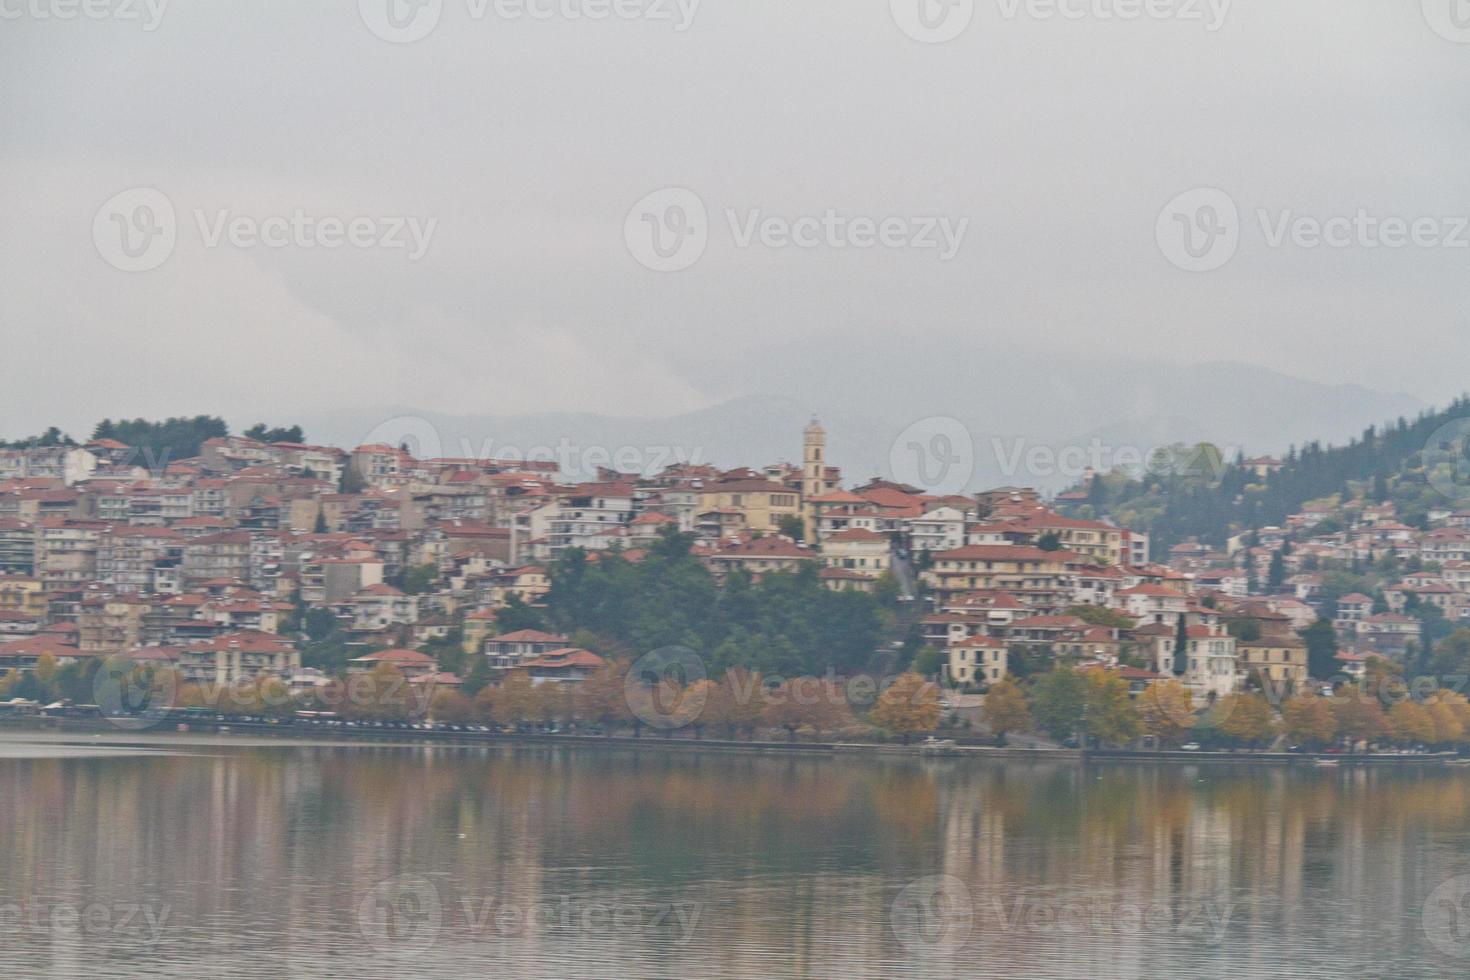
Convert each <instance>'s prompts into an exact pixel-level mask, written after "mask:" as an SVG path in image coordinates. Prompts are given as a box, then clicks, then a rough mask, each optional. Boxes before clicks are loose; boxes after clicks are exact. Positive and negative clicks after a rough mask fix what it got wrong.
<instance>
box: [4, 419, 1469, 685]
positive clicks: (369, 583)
mask: <svg viewBox="0 0 1470 980" xmlns="http://www.w3.org/2000/svg"><path fill="white" fill-rule="evenodd" d="M135 456H136V454H135V453H134V452H133V451H132V450H131V449H130V448H129V447H128V446H125V445H123V444H121V443H117V442H114V441H110V440H98V441H94V442H91V443H88V444H86V445H81V446H61V447H37V448H30V449H16V450H5V451H0V670H6V669H11V668H18V669H20V670H27V669H30V668H32V667H34V665H35V664H36V663H37V662H38V660H40V659H41V658H42V657H46V656H50V657H54V658H56V659H57V660H58V661H60V662H63V663H65V662H67V661H69V660H77V659H80V658H86V657H98V656H123V657H130V658H135V659H137V660H139V661H140V662H147V663H155V664H159V665H167V666H170V667H173V668H174V669H176V670H178V671H179V672H180V673H181V674H182V675H184V677H185V678H186V679H190V680H197V681H200V682H210V683H215V684H220V685H225V684H233V683H238V682H239V681H241V680H251V679H254V678H258V677H261V676H274V677H280V678H283V679H286V680H288V681H289V682H290V683H291V684H292V686H293V687H294V688H303V687H310V686H312V685H319V684H322V683H325V682H326V678H325V677H323V676H322V675H320V674H319V673H318V672H315V671H312V670H310V669H303V668H302V666H301V662H300V655H299V653H298V652H297V643H296V641H295V639H294V637H295V635H296V634H295V631H294V627H295V626H296V625H299V620H300V618H301V616H302V613H303V611H304V610H313V609H319V610H328V611H330V613H331V615H332V616H333V617H334V621H335V622H336V623H337V624H338V628H339V629H340V630H341V632H342V633H343V634H344V635H345V636H346V637H347V638H348V642H349V643H350V644H354V645H358V646H360V648H361V650H362V651H363V655H362V656H361V657H357V658H355V659H354V660H353V661H352V664H351V668H352V669H355V670H370V669H372V668H374V667H375V666H377V665H378V664H381V663H385V662H387V663H392V664H393V665H394V666H395V667H396V668H398V669H399V670H400V671H401V672H402V673H403V674H405V675H406V676H408V677H410V678H411V679H413V680H416V681H423V682H429V681H432V682H434V683H436V684H448V685H451V686H452V685H453V684H456V683H459V678H457V677H454V676H452V675H446V674H444V673H443V672H442V671H440V669H439V667H438V666H437V665H436V663H435V661H434V659H433V658H432V657H430V656H428V655H426V654H424V653H421V652H419V651H418V649H417V648H420V647H423V646H425V645H426V644H428V643H430V642H431V641H435V640H443V639H445V638H446V637H448V636H449V635H450V633H451V630H454V631H456V632H455V635H457V636H462V638H463V641H462V642H463V648H464V651H465V652H466V654H468V655H470V656H471V657H483V658H485V663H486V664H487V665H488V667H489V668H490V669H491V670H492V671H494V672H497V673H503V672H504V671H509V670H526V671H528V672H530V674H531V676H532V677H533V678H534V679H536V680H537V681H575V680H577V679H580V678H582V677H585V676H587V674H588V673H590V672H591V671H593V670H596V669H597V668H598V667H599V666H601V665H602V661H601V660H600V659H599V658H598V657H597V656H596V655H595V654H592V653H590V652H588V651H586V650H582V649H578V648H576V647H574V646H573V645H572V644H571V641H570V640H569V639H568V638H567V637H564V636H557V635H553V634H547V633H539V632H535V631H527V630H510V631H507V630H503V629H501V628H500V625H499V622H498V619H499V615H500V613H501V611H503V610H504V609H505V608H506V607H507V605H508V604H511V603H524V604H526V605H529V606H533V607H534V606H536V605H538V604H540V603H541V602H542V601H543V600H544V597H545V596H546V594H547V592H548V590H549V589H550V580H549V578H548V575H547V567H548V565H549V564H550V563H552V562H554V561H555V560H556V559H557V558H558V557H559V556H560V555H562V554H563V553H565V552H566V551H567V550H568V549H572V548H577V549H583V550H585V551H586V552H587V553H588V554H589V556H590V557H591V559H592V560H596V559H597V557H598V556H599V555H600V554H604V553H607V552H608V551H609V550H610V549H616V550H617V551H618V552H619V553H620V554H622V555H623V556H625V557H626V558H627V559H628V560H630V561H635V562H636V561H640V560H642V558H643V557H644V556H645V555H646V554H647V550H648V549H649V548H650V547H652V546H653V545H655V544H656V543H657V542H658V541H659V540H660V538H661V537H662V536H663V535H664V534H665V533H666V532H667V531H668V530H675V531H679V532H682V533H685V534H688V535H690V536H691V537H692V539H693V540H694V542H695V546H694V551H695V554H696V555H698V556H699V558H700V559H701V560H702V561H704V562H705V563H706V565H707V566H708V567H709V568H710V570H711V572H712V573H713V574H714V575H715V576H717V577H725V576H728V575H730V574H732V572H734V570H736V569H741V570H743V571H744V572H746V573H749V574H750V575H752V576H755V577H759V576H761V575H764V574H767V573H770V572H773V571H790V570H796V569H800V568H803V567H807V566H810V567H811V568H812V569H813V570H814V571H815V573H816V574H817V575H818V577H819V579H820V581H821V582H822V584H823V585H824V586H825V587H827V588H829V589H833V590H860V591H873V590H875V589H877V588H879V586H880V583H885V582H887V583H891V584H892V585H891V587H893V588H897V589H898V590H900V591H901V592H904V593H910V592H922V595H923V599H924V602H925V605H923V607H922V608H921V609H919V611H918V614H917V617H916V618H917V622H918V626H919V629H920V630H921V631H922V634H923V636H924V638H925V639H926V640H927V642H928V643H930V644H931V645H933V646H935V647H937V648H940V649H942V650H943V651H946V652H947V657H946V664H945V668H944V669H945V671H946V673H947V674H948V676H949V678H950V679H951V680H952V681H954V682H956V683H959V684H963V685H971V686H976V687H983V686H985V685H987V684H990V683H993V682H994V681H996V680H999V679H1000V678H1001V677H1003V676H1005V674H1006V673H1007V671H1008V670H1009V669H1010V666H1011V664H1010V661H1011V658H1013V657H1015V656H1019V655H1020V653H1022V652H1024V651H1025V650H1027V649H1036V650H1044V651H1045V652H1046V653H1047V655H1048V656H1057V655H1062V656H1067V657H1072V658H1075V659H1076V660H1077V661H1078V662H1082V663H1089V664H1095V665H1098V666H1101V667H1102V668H1104V669H1111V670H1119V671H1123V672H1125V675H1126V676H1127V678H1128V679H1129V680H1130V682H1131V683H1133V684H1134V685H1135V687H1137V686H1141V685H1145V684H1147V683H1151V682H1153V681H1155V680H1158V679H1160V678H1163V677H1175V676H1177V677H1179V678H1180V679H1181V680H1182V681H1183V682H1184V683H1185V684H1186V685H1187V687H1188V688H1189V689H1190V690H1191V691H1193V692H1194V693H1195V694H1196V695H1197V696H1199V697H1201V698H1206V699H1213V698H1215V697H1220V696H1223V695H1225V694H1228V693H1230V692H1232V691H1234V690H1236V689H1238V688H1239V687H1240V686H1241V685H1242V684H1243V683H1245V682H1246V681H1247V680H1248V679H1249V678H1250V677H1251V676H1252V675H1256V676H1258V677H1264V678H1270V679H1272V680H1279V681H1285V682H1291V683H1299V682H1302V681H1305V680H1306V673H1307V661H1306V653H1305V645H1304V643H1303V642H1302V640H1301V639H1300V637H1299V636H1298V631H1299V630H1301V629H1303V628H1304V627H1305V626H1307V625H1309V624H1310V623H1312V622H1314V621H1315V620H1316V619H1317V616H1318V610H1317V609H1316V608H1314V603H1316V602H1317V601H1318V599H1319V598H1320V597H1319V596H1318V595H1317V594H1316V593H1314V584H1315V585H1316V586H1318V587H1319V588H1320V582H1321V578H1320V575H1316V574H1314V573H1312V572H1308V571H1305V570H1304V568H1305V564H1304V563H1306V562H1308V560H1309V556H1319V557H1320V558H1321V559H1342V558H1343V557H1344V556H1347V557H1351V558H1356V559H1358V560H1362V561H1373V560H1374V559H1375V558H1376V557H1378V556H1379V555H1381V554H1383V553H1385V552H1389V553H1393V554H1395V555H1407V554H1413V555H1417V556H1419V557H1421V558H1423V559H1424V561H1425V562H1426V563H1432V564H1433V567H1434V568H1435V569H1436V571H1435V572H1434V573H1432V574H1430V573H1427V572H1426V573H1423V574H1415V575H1410V576H1408V577H1407V578H1406V579H1405V580H1404V581H1403V582H1401V583H1397V584H1395V585H1394V587H1393V588H1392V589H1389V590H1386V591H1385V593H1384V596H1385V597H1386V600H1387V602H1388V604H1389V606H1390V608H1388V609H1375V608H1374V606H1375V601H1374V600H1372V599H1369V598H1368V597H1367V596H1363V595H1347V596H1343V597H1341V599H1340V601H1339V602H1338V603H1337V610H1336V614H1337V617H1338V626H1339V628H1340V630H1341V632H1342V634H1343V636H1344V639H1345V640H1346V641H1347V644H1346V645H1347V646H1348V648H1349V649H1348V653H1347V654H1345V660H1344V663H1345V665H1347V666H1352V665H1353V663H1354V658H1356V659H1357V661H1359V662H1360V661H1361V659H1362V656H1363V655H1365V654H1366V652H1368V651H1370V650H1371V651H1375V652H1379V651H1382V652H1394V651H1395V650H1397V651H1399V652H1401V651H1402V649H1403V646H1404V644H1406V643H1407V642H1409V641H1410V640H1412V639H1413V637H1415V636H1416V635H1417V630H1418V625H1419V624H1418V621H1417V620H1415V619H1414V618H1412V617H1410V616H1407V615H1404V614H1403V612H1402V607H1403V606H1405V605H1408V604H1411V603H1414V602H1429V603H1434V604H1436V605H1438V606H1441V607H1442V608H1443V609H1444V611H1445V614H1446V615H1447V616H1452V617H1455V618H1460V617H1462V616H1463V615H1465V613H1466V611H1467V609H1470V514H1466V513H1449V512H1447V513H1445V514H1444V515H1441V516H1440V517H1439V518H1438V519H1437V521H1438V524H1437V526H1436V527H1434V528H1433V529H1431V530H1429V531H1417V530H1415V529H1412V528H1408V527H1405V526H1404V525H1401V524H1398V523H1395V522H1394V520H1393V514H1392V510H1391V508H1387V507H1384V506H1377V507H1370V506H1365V507H1363V508H1361V511H1360V512H1358V513H1356V514H1354V515H1353V517H1354V519H1353V521H1352V523H1351V524H1350V526H1349V528H1348V529H1347V530H1341V529H1338V530H1335V531H1334V532H1333V533H1330V534H1322V535H1318V536H1312V535H1311V534H1310V531H1311V529H1312V527H1313V526H1314V524H1315V523H1316V521H1315V520H1314V518H1316V517H1317V514H1316V512H1315V511H1308V512H1307V513H1304V514H1302V515H1297V516H1294V517H1293V518H1292V526H1291V527H1289V528H1284V529H1267V530H1266V531H1264V532H1262V533H1261V534H1260V536H1259V539H1258V540H1256V541H1254V542H1252V543H1251V544H1250V546H1249V547H1247V546H1246V545H1245V543H1244V542H1242V541H1237V542H1233V543H1232V547H1231V548H1230V549H1228V550H1226V551H1224V552H1216V551H1212V550H1210V549H1208V548H1204V547H1202V546H1198V545H1181V546H1178V547H1175V548H1174V549H1172V551H1171V553H1170V555H1169V561H1168V563H1167V564H1155V563H1153V562H1151V561H1150V555H1149V541H1148V538H1147V536H1146V535H1143V534H1140V533H1138V532H1136V531H1132V530H1129V529H1128V528H1123V527H1119V526H1116V525H1114V524H1112V523H1109V522H1106V521H1094V520H1081V519H1077V518H1073V517H1067V516H1064V515H1063V514H1060V513H1058V512H1057V511H1056V510H1055V509H1053V508H1052V507H1051V506H1049V505H1048V504H1047V503H1046V502H1045V501H1043V500H1042V499H1041V498H1040V496H1039V495H1038V494H1037V493H1036V492H1035V491H1033V490H1029V489H1025V488H1014V487H1008V488H1001V489H997V490H992V491H987V492H984V493H980V494H978V495H973V496H972V495H948V496H944V495H933V494H928V493H925V492H923V491H922V490H921V489H919V488H914V487H908V486H903V485H899V484H896V483H892V482H889V481H884V480H873V481H870V482H868V483H866V484H864V485H861V486H854V487H852V488H850V489H847V488H844V487H843V486H842V480H841V474H840V473H839V471H838V470H837V469H836V468H834V467H832V466H830V465H829V464H828V461H827V459H826V437H825V432H824V431H823V429H822V427H821V426H820V425H819V424H818V423H816V422H815V421H814V422H813V423H812V424H811V425H810V426H808V427H807V429H806V430H805V432H804V440H803V457H802V461H801V463H800V464H799V465H797V464H792V463H777V464H774V465H771V466H767V467H764V468H763V469H759V470H752V469H748V468H739V469H735V470H721V469H719V468H717V467H714V466H709V465H690V464H679V465H674V466H671V467H669V468H668V469H665V470H663V471H662V472H660V473H658V474H655V475H651V476H630V475H626V474H620V473H615V472H611V471H602V472H600V473H599V474H598V477H597V479H595V480H592V481H586V480H583V481H580V482H573V481H569V480H566V479H564V478H563V475H562V474H560V473H559V472H558V471H557V470H556V467H555V464H552V463H547V462H539V461H525V460H497V459H483V460H479V459H417V458H415V457H413V456H412V455H411V454H410V453H409V452H408V451H407V450H406V449H405V448H402V447H393V446H387V445H365V446H359V447H357V448H355V449H352V450H344V449H338V448H335V447H330V446H312V445H302V444H296V443H282V442H275V443H267V442H259V441H255V440H252V439H247V438H243V437H227V438H215V439H210V440H208V441H207V442H205V443H204V444H203V446H202V447H201V450H200V452H199V454H198V456H197V457H194V458H190V459H183V460H175V461H171V462H168V463H167V464H166V465H165V466H162V467H160V468H156V469H154V470H149V469H147V468H144V467H141V466H138V465H137V462H136V459H135ZM1318 519H1320V518H1318ZM1291 535H1295V536H1297V537H1298V538H1299V539H1301V544H1300V546H1299V547H1297V548H1296V549H1295V550H1294V551H1292V552H1291V553H1290V555H1289V557H1287V558H1286V559H1285V560H1286V561H1287V562H1289V563H1290V564H1291V574H1290V576H1289V578H1288V579H1287V580H1286V583H1285V588H1284V589H1283V590H1280V591H1278V592H1276V593H1274V594H1271V595H1261V594H1257V595H1251V594H1250V593H1249V590H1248V588H1247V585H1248V579H1249V578H1250V573H1248V572H1247V571H1245V570H1244V569H1243V567H1242V566H1243V564H1244V563H1246V562H1255V563H1256V564H1258V565H1260V566H1261V567H1260V568H1259V569H1257V576H1258V577H1257V581H1264V580H1265V576H1266V574H1267V567H1266V566H1268V565H1269V564H1270V562H1271V561H1272V560H1273V556H1274V555H1275V554H1276V553H1277V552H1278V551H1281V550H1282V549H1281V544H1282V542H1284V541H1285V540H1286V539H1287V537H1288V536H1291ZM913 573H917V576H918V582H921V583H922V585H923V586H924V588H923V589H922V590H921V589H920V588H919V587H918V583H917V582H916V581H915V580H914V578H913V577H912V574H913ZM1260 591H1261V590H1259V589H1258V590H1257V592H1258V593H1259V592H1260ZM1411 596H1412V597H1414V598H1412V599H1411V598H1410V597H1411ZM903 598H904V599H906V600H909V601H911V602H913V601H914V597H913V596H912V595H907V594H906V595H904V596H903ZM917 605H918V604H917V603H916V604H915V607H916V608H917ZM1080 607H1087V608H1086V609H1081V608H1080ZM1092 609H1108V610H1113V611H1115V612H1116V613H1117V614H1119V615H1118V616H1117V617H1109V616H1090V615H1087V616H1084V615H1079V613H1085V612H1087V611H1089V610H1092ZM1240 619H1251V620H1255V621H1256V624H1257V628H1256V629H1254V630H1253V631H1251V634H1250V635H1251V638H1250V639H1237V636H1236V635H1234V634H1233V633H1232V632H1231V631H1230V630H1227V628H1226V621H1227V620H1240ZM1237 632H1238V631H1237ZM1181 641H1182V642H1183V643H1184V644H1185V648H1184V649H1182V650H1181V649H1179V645H1180V643H1181Z"/></svg>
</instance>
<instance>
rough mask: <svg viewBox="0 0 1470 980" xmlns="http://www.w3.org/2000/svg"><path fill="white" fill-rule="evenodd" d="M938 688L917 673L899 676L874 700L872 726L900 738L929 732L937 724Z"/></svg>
mask: <svg viewBox="0 0 1470 980" xmlns="http://www.w3.org/2000/svg"><path fill="white" fill-rule="evenodd" d="M939 716H940V708H939V687H938V686H937V685H936V684H934V683H933V682H932V681H927V680H925V679H924V677H923V676H922V675H920V674H900V675H899V676H898V678H897V679H896V680H895V681H894V682H893V684H891V685H890V686H889V688H888V690H886V691H884V692H883V694H882V695H881V696H880V697H879V698H878V703H877V704H876V705H874V706H873V711H872V713H871V715H870V717H871V718H872V720H873V723H874V724H876V725H879V726H881V727H883V728H886V729H887V730H888V731H890V732H893V733H895V734H897V735H901V736H902V737H903V741H904V744H908V740H909V736H911V735H913V734H914V733H915V732H927V731H932V730H933V729H934V728H935V727H936V726H937V725H938V724H939Z"/></svg>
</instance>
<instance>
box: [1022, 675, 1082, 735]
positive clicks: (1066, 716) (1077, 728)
mask: <svg viewBox="0 0 1470 980" xmlns="http://www.w3.org/2000/svg"><path fill="white" fill-rule="evenodd" d="M1086 712H1087V682H1086V680H1085V679H1084V678H1083V677H1082V675H1081V674H1079V673H1077V671H1075V670H1072V669H1071V668H1067V667H1063V668H1054V669H1052V670H1051V671H1049V672H1048V673H1045V674H1042V675H1041V676H1040V677H1038V678H1036V680H1035V682H1034V683H1033V684H1032V686H1031V717H1032V718H1033V719H1035V721H1036V725H1037V727H1038V728H1040V729H1041V730H1042V731H1044V732H1046V733H1047V734H1049V735H1050V736H1051V737H1052V738H1054V739H1056V740H1057V741H1061V740H1063V739H1066V738H1070V737H1071V736H1073V735H1076V734H1078V733H1080V732H1082V730H1083V725H1084V720H1085V717H1086Z"/></svg>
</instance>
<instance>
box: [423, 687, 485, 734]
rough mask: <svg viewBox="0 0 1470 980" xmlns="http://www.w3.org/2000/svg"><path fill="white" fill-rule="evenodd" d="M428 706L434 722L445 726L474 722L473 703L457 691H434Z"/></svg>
mask: <svg viewBox="0 0 1470 980" xmlns="http://www.w3.org/2000/svg"><path fill="white" fill-rule="evenodd" d="M429 704H430V713H431V714H432V715H433V718H434V720H435V721H437V722H441V723H443V724H445V725H467V724H469V723H470V722H472V721H474V720H475V705H474V702H473V701H471V700H470V699H469V698H467V697H465V696H464V695H463V694H461V693H459V692H458V691H454V690H450V689H448V688H443V689H441V690H438V691H435V692H434V697H433V699H432V700H431V701H430V702H429Z"/></svg>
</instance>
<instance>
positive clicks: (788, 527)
mask: <svg viewBox="0 0 1470 980" xmlns="http://www.w3.org/2000/svg"><path fill="white" fill-rule="evenodd" d="M776 533H777V534H780V535H781V536H782V537H786V538H790V539H791V540H792V541H801V540H803V539H804V538H805V537H806V523H805V522H804V521H803V520H802V519H801V518H800V517H798V516H796V515H795V514H783V515H781V519H780V520H779V521H777V522H776Z"/></svg>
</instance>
